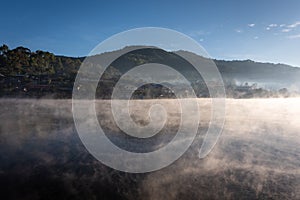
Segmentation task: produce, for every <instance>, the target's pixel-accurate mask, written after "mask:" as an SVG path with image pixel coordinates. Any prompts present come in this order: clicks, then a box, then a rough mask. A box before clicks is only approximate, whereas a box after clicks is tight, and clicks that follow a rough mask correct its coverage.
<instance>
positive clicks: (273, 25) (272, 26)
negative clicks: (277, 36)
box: [268, 24, 278, 28]
mask: <svg viewBox="0 0 300 200" xmlns="http://www.w3.org/2000/svg"><path fill="white" fill-rule="evenodd" d="M277 26H278V25H277V24H269V26H268V27H270V28H274V27H277Z"/></svg>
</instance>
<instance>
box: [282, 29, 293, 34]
mask: <svg viewBox="0 0 300 200" xmlns="http://www.w3.org/2000/svg"><path fill="white" fill-rule="evenodd" d="M291 30H292V29H290V28H285V29H282V30H281V32H283V33H288V32H290V31H291Z"/></svg>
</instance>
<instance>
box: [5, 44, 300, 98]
mask: <svg viewBox="0 0 300 200" xmlns="http://www.w3.org/2000/svg"><path fill="white" fill-rule="evenodd" d="M125 50H126V51H128V50H130V51H129V52H128V53H126V54H124V55H122V56H120V57H118V58H117V59H116V60H114V61H113V62H112V63H111V64H110V66H109V68H108V69H107V70H106V71H105V73H104V75H103V76H102V79H101V80H106V81H107V80H108V81H109V83H99V84H102V85H101V87H102V88H101V89H99V91H98V92H99V95H98V96H100V97H105V98H109V95H110V92H111V91H112V89H113V87H114V85H115V83H116V82H117V81H118V79H119V78H120V77H121V75H122V74H124V73H125V72H127V71H128V70H130V69H132V68H134V67H135V66H138V65H141V64H146V63H160V64H164V65H168V66H170V67H172V68H174V69H176V70H177V71H179V72H180V73H181V74H182V75H184V76H185V77H186V78H187V79H188V80H190V82H191V83H192V86H193V87H194V89H195V90H196V92H198V93H199V94H197V95H198V96H200V97H201V96H203V97H205V96H207V95H208V94H207V88H206V87H205V85H204V86H203V85H201V87H200V86H199V84H198V83H201V82H203V79H202V77H201V76H200V75H199V73H197V71H196V70H195V68H194V67H193V66H192V65H191V64H190V63H189V62H188V61H186V60H185V59H183V58H182V57H180V56H179V55H177V54H181V55H184V54H185V55H187V56H189V57H190V58H191V59H197V60H198V61H199V60H200V62H202V61H203V63H201V64H205V62H207V61H208V58H204V57H201V56H199V55H196V54H194V53H191V52H187V51H178V52H167V51H164V50H161V49H157V48H154V47H147V48H146V47H144V48H143V49H137V47H134V46H130V47H125ZM122 51H124V49H121V50H117V51H113V52H106V53H104V54H101V55H94V56H89V57H78V58H74V57H66V56H57V55H54V54H52V53H49V52H44V51H35V52H31V51H30V50H29V49H28V48H25V47H17V48H15V49H12V50H10V49H9V48H8V46H6V45H3V46H1V47H0V75H1V76H0V84H1V88H0V95H1V96H24V95H25V96H29V97H30V96H32V97H36V96H44V95H52V94H54V96H56V97H58V98H65V97H68V98H69V97H71V92H72V89H73V83H74V81H75V77H76V74H77V71H78V69H79V67H80V65H81V64H82V63H83V61H84V60H85V59H86V60H88V61H89V62H90V64H92V65H93V64H94V65H95V66H96V65H97V59H98V58H99V56H101V57H103V56H106V57H112V56H115V55H118V54H120V53H122ZM213 61H214V62H215V64H216V66H217V68H218V69H219V71H220V73H221V75H222V78H223V80H224V82H225V86H226V89H227V93H228V94H231V96H233V97H235V96H239V97H240V95H236V94H235V93H234V92H233V93H232V92H230V90H233V91H238V90H239V89H240V90H241V91H243V90H244V89H245V88H246V89H247V88H248V89H249V88H250V87H249V86H251V85H253V84H255V86H256V88H259V89H263V90H271V91H278V90H280V89H285V90H281V91H286V90H289V91H293V92H299V91H300V79H299V77H300V68H297V67H292V66H289V65H284V64H272V63H259V62H254V61H251V60H244V61H224V60H213ZM101 80H100V81H101ZM174 81H176V77H174ZM245 86H246V87H245ZM238 87H239V88H238ZM243 87H244V88H243ZM144 89H145V88H144ZM245 92H246V93H247V95H246V96H247V97H248V96H249V97H251V96H255V95H253V94H252V93H253V92H252V93H251V94H250V95H249V94H248V93H249V91H247V90H246V91H245ZM104 93H105V94H104ZM141 93H144V92H141ZM265 94H266V93H264V95H265ZM268 95H269V93H268ZM229 96H230V95H229ZM269 96H272V95H269ZM242 97H243V95H242Z"/></svg>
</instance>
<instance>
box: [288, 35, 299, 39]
mask: <svg viewBox="0 0 300 200" xmlns="http://www.w3.org/2000/svg"><path fill="white" fill-rule="evenodd" d="M288 38H289V39H300V34H298V35H290V36H288Z"/></svg>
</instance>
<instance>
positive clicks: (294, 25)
mask: <svg viewBox="0 0 300 200" xmlns="http://www.w3.org/2000/svg"><path fill="white" fill-rule="evenodd" d="M297 26H300V21H298V22H295V23H293V24H290V25H288V26H287V27H288V28H296V27H297Z"/></svg>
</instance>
